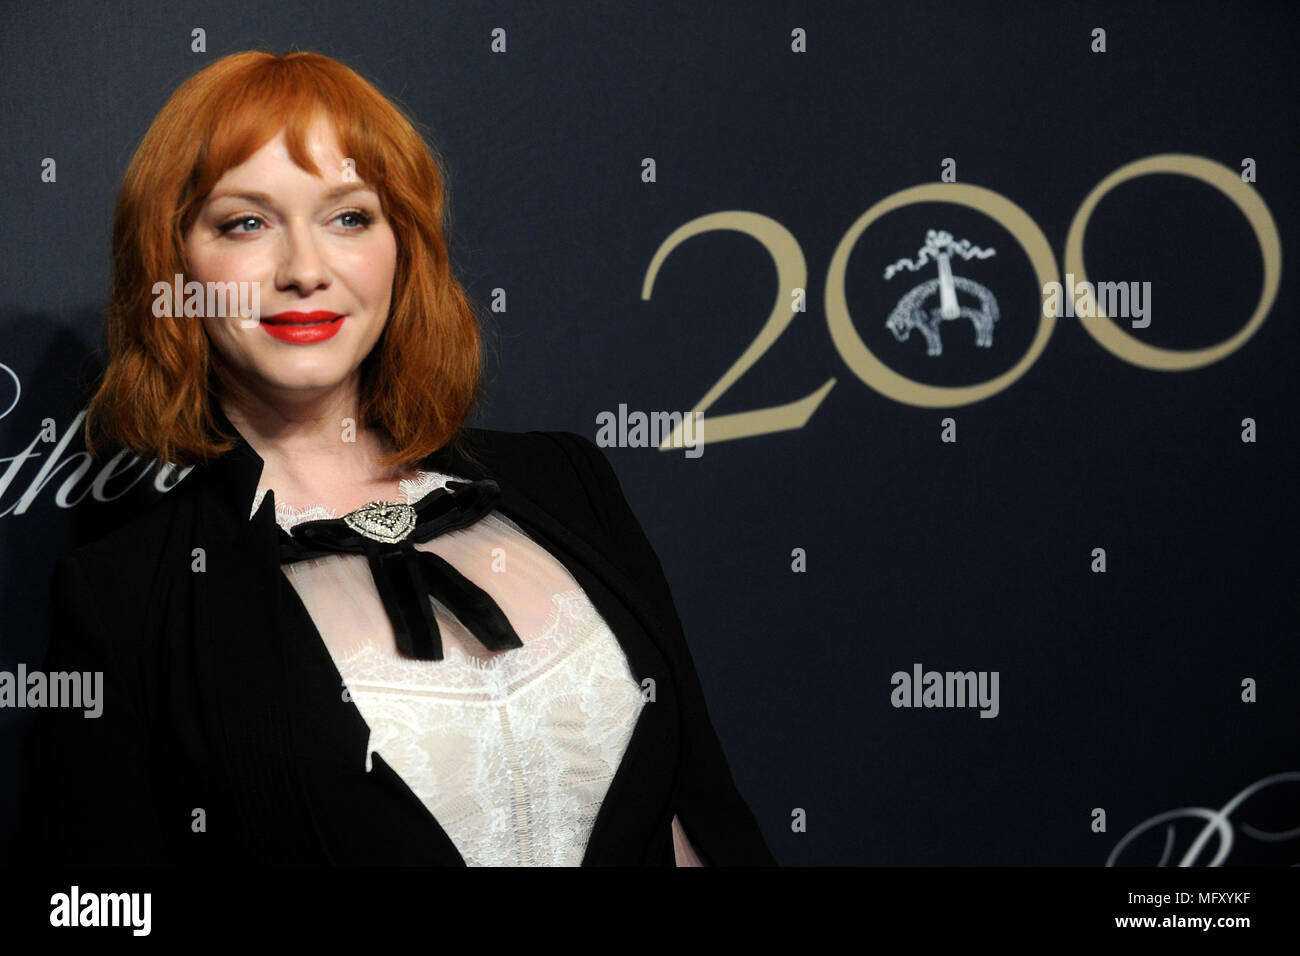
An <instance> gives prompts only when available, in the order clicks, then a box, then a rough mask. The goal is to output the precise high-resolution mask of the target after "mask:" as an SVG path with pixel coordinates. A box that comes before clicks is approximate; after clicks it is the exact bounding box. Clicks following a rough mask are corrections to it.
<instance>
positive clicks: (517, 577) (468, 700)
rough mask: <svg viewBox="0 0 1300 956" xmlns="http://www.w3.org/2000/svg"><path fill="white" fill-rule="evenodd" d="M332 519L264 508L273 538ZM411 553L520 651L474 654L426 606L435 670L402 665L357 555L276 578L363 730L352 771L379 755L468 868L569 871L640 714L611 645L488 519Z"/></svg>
mask: <svg viewBox="0 0 1300 956" xmlns="http://www.w3.org/2000/svg"><path fill="white" fill-rule="evenodd" d="M448 480H456V476H454V475H446V474H442V473H438V472H420V473H419V475H418V476H417V477H416V478H414V479H410V480H408V481H403V482H402V483H401V486H400V487H401V491H402V494H403V495H404V496H405V500H406V501H407V503H414V502H415V501H418V500H419V499H420V498H422V497H423V496H424V495H426V494H428V493H429V492H430V491H432V490H433V489H434V488H438V487H442V486H443V485H444V484H445V483H446V482H447V481H448ZM264 495H265V489H260V490H259V491H258V493H257V496H256V498H255V499H254V502H253V509H252V510H253V513H256V511H257V509H258V507H259V506H260V505H261V503H262V500H263V497H264ZM336 517H340V516H339V515H336V514H333V513H332V512H330V511H329V510H328V509H326V508H323V507H318V506H312V507H306V508H294V507H291V506H287V505H280V504H278V503H277V505H276V521H277V522H278V523H279V524H280V526H281V527H283V528H285V529H286V530H288V529H290V528H292V527H293V526H294V525H295V524H298V523H300V522H302V521H311V520H317V519H322V518H336ZM415 547H416V548H418V549H420V550H424V551H432V552H434V553H436V554H438V555H439V556H440V557H442V558H443V559H444V560H446V561H447V562H448V563H450V564H451V565H452V566H454V567H455V568H456V569H457V570H458V571H460V573H461V574H463V575H465V576H466V577H467V578H469V579H470V580H471V581H473V582H474V583H475V584H477V585H478V586H479V587H481V588H482V589H483V590H484V591H486V592H487V593H488V594H490V595H491V596H492V598H493V600H495V601H496V602H497V603H498V604H499V605H500V606H501V610H502V611H503V612H504V613H505V615H506V617H508V618H509V619H510V623H511V624H512V625H513V626H514V628H515V630H516V632H517V633H518V634H519V637H520V639H521V640H522V641H523V643H524V646H523V647H522V648H518V649H515V650H508V651H497V652H491V651H488V650H486V649H485V648H484V647H483V646H482V645H481V644H479V643H478V641H477V640H476V639H475V638H474V636H473V635H472V634H471V633H470V632H469V631H468V630H466V629H465V627H464V626H463V625H462V624H461V623H460V622H459V621H458V620H457V619H456V617H455V616H454V615H453V614H452V613H451V612H450V611H448V610H447V608H446V607H444V606H443V605H442V604H441V602H439V601H437V600H436V599H434V598H432V597H431V598H429V600H430V601H431V602H432V605H433V609H434V613H435V616H436V618H437V621H438V626H439V628H440V630H441V632H442V644H443V653H444V660H441V661H417V660H411V659H409V658H405V657H402V656H400V655H399V654H398V652H397V646H396V641H395V639H394V636H393V630H392V626H391V624H390V623H389V621H388V618H387V616H386V615H385V613H384V608H383V604H382V603H381V602H380V599H379V594H378V592H377V591H376V590H375V585H374V581H373V580H372V579H371V577H370V570H369V568H368V567H367V564H366V559H365V558H364V557H363V556H361V555H340V554H335V555H328V556H326V557H324V558H319V559H315V560H308V561H300V562H297V563H295V564H288V565H284V566H283V571H284V573H285V574H286V575H287V576H288V579H289V581H290V583H291V584H292V585H293V587H294V589H295V590H296V591H297V592H298V594H299V596H300V597H301V598H302V601H303V604H304V605H305V606H306V608H307V610H308V612H309V613H310V614H311V617H312V620H313V622H314V623H315V625H316V628H317V630H318V631H319V632H320V635H321V638H322V640H323V641H324V642H325V645H326V647H327V648H328V649H329V652H330V655H331V657H332V658H333V659H334V663H335V665H336V666H337V667H338V670H339V673H340V675H342V677H343V681H344V684H345V685H346V690H347V693H348V695H349V697H350V698H351V700H352V701H353V703H355V704H356V706H357V709H358V710H359V711H360V713H361V716H362V717H363V718H364V719H365V722H366V725H367V726H368V727H369V728H370V742H369V745H368V746H367V748H366V769H367V770H369V769H371V767H372V758H371V755H372V754H373V753H379V754H381V755H382V756H383V758H384V760H385V761H386V762H387V763H388V764H389V765H390V766H391V767H392V768H393V770H394V771H396V772H397V774H398V775H399V776H401V778H402V779H403V780H404V781H405V782H406V784H407V786H409V787H410V789H411V791H412V792H413V793H414V794H415V795H416V796H417V797H419V798H420V800H421V801H422V802H423V803H424V805H425V806H426V807H427V808H428V809H429V812H430V813H431V814H432V815H433V816H434V818H435V819H436V820H437V821H438V823H439V824H440V825H441V826H442V828H443V830H444V831H445V832H446V833H447V835H448V836H449V837H450V838H451V840H452V842H453V843H454V844H455V845H456V848H457V849H458V850H459V851H460V853H461V856H463V857H464V858H465V862H466V863H468V864H470V865H471V866H514V865H518V866H537V865H555V866H576V865H578V864H579V863H580V862H581V861H582V857H583V854H584V853H585V852H586V847H587V842H588V840H589V838H590V836H591V828H592V825H593V824H594V822H595V819H596V814H597V812H598V811H599V810H600V806H601V803H602V801H603V800H604V797H605V793H606V792H607V791H608V789H609V784H610V781H611V780H612V779H613V777H614V773H615V771H616V770H617V769H618V765H619V763H620V761H621V760H622V756H623V753H624V751H625V750H626V749H627V743H628V740H629V739H630V738H631V736H632V730H633V728H634V727H635V725H636V721H637V718H638V717H639V716H640V712H641V707H642V699H641V689H640V686H639V685H638V683H637V681H636V679H635V677H634V676H633V674H632V672H631V669H630V668H629V667H628V663H627V658H626V657H625V655H624V654H623V650H622V647H621V646H620V645H619V643H618V639H617V637H615V635H614V634H613V633H612V632H611V631H610V629H609V627H608V625H607V624H606V622H605V620H604V618H603V617H602V616H601V614H600V613H599V611H597V610H596V608H595V607H594V606H593V605H592V604H591V602H590V600H588V598H587V595H586V593H585V592H584V591H583V590H582V588H581V587H580V586H579V585H578V583H577V581H575V580H574V578H573V576H572V575H571V574H570V573H569V572H568V570H567V569H566V568H565V567H564V566H563V565H562V564H560V563H559V561H557V560H556V559H555V558H554V557H552V556H551V555H550V554H549V553H548V552H547V551H546V550H545V549H544V548H542V547H541V546H539V545H538V544H537V543H536V542H534V541H533V540H532V539H531V538H529V537H528V535H527V534H526V533H525V532H524V531H523V529H521V528H520V527H519V526H518V525H517V524H515V523H514V522H513V521H511V520H510V519H509V518H508V517H506V516H505V515H503V514H501V513H499V512H495V511H494V512H491V513H489V514H488V515H486V516H485V517H484V518H482V519H481V520H480V521H478V522H477V523H475V524H474V525H472V526H470V527H469V528H463V529H461V530H459V531H453V532H450V533H448V534H444V535H442V536H440V537H437V538H434V539H433V540H432V541H427V542H423V543H420V544H417V545H415ZM342 690H343V689H342V688H340V693H342Z"/></svg>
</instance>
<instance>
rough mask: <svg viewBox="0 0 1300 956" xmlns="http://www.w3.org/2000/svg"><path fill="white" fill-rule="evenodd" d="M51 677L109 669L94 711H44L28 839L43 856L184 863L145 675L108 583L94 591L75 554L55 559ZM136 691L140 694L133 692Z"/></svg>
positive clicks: (26, 845) (28, 807) (26, 847)
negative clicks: (165, 797) (116, 640)
mask: <svg viewBox="0 0 1300 956" xmlns="http://www.w3.org/2000/svg"><path fill="white" fill-rule="evenodd" d="M54 602H55V603H54V615H53V627H52V629H51V636H50V644H49V650H48V652H47V654H46V662H45V667H44V670H45V673H46V675H47V677H48V676H49V675H53V674H55V673H57V672H73V671H75V672H80V673H82V675H83V680H84V679H85V675H87V674H91V675H93V674H95V673H99V674H102V675H103V676H102V683H101V685H100V700H99V709H100V715H99V716H98V717H88V716H85V713H86V711H85V709H81V708H68V707H46V708H42V709H41V710H39V711H37V716H36V719H35V721H34V724H33V728H32V736H31V742H30V750H29V762H28V781H27V789H26V795H25V810H24V816H25V819H24V820H23V822H22V824H21V826H22V828H23V829H22V831H21V832H20V837H19V847H20V848H21V851H25V852H26V853H27V854H34V857H33V861H39V862H41V863H42V864H56V865H58V864H62V865H89V866H116V865H155V864H170V863H174V862H177V861H176V860H175V859H174V858H173V855H172V853H171V852H170V851H169V849H168V844H167V841H166V840H165V838H164V829H163V826H162V816H161V813H160V803H161V801H160V800H159V796H158V794H159V791H158V787H157V773H158V765H157V762H156V760H155V759H154V753H155V750H154V747H153V745H152V744H151V736H150V733H149V730H148V724H147V722H146V721H145V720H144V718H143V715H142V708H141V705H140V701H139V699H138V698H134V695H133V694H132V693H131V692H129V690H128V688H130V687H132V686H133V685H136V686H138V675H137V674H133V673H132V672H131V671H130V670H128V669H127V668H126V667H124V666H123V664H122V662H121V657H120V655H119V656H115V655H114V653H113V651H114V648H113V647H112V646H110V642H109V640H108V635H109V634H111V633H112V627H111V626H109V625H110V622H111V623H112V624H113V625H115V626H117V627H123V626H125V625H126V621H127V619H126V618H125V617H124V616H116V617H115V611H116V608H115V606H114V603H113V601H112V598H111V597H105V596H104V589H98V590H97V589H92V588H91V587H90V586H89V583H88V579H87V576H86V572H85V571H84V569H83V566H82V564H81V562H80V561H78V560H77V558H76V556H75V555H65V556H63V557H61V558H59V559H58V561H57V562H56V564H55V577H54ZM133 698H134V699H133Z"/></svg>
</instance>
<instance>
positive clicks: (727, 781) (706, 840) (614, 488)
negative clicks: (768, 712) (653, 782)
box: [547, 432, 776, 866]
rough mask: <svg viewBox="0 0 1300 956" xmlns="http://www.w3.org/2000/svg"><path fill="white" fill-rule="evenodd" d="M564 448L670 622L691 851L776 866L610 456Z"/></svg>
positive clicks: (619, 551) (584, 447)
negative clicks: (731, 763) (711, 716)
mask: <svg viewBox="0 0 1300 956" xmlns="http://www.w3.org/2000/svg"><path fill="white" fill-rule="evenodd" d="M547 434H549V435H551V436H553V437H554V438H555V439H556V440H557V441H559V442H560V444H561V446H562V447H563V448H564V449H565V453H566V454H567V455H568V457H569V460H570V462H571V463H572V464H573V466H574V468H575V469H576V470H577V471H578V474H579V477H580V478H581V479H582V481H583V484H584V486H585V487H586V490H587V494H588V496H589V497H590V498H591V499H592V502H593V505H594V506H595V507H596V508H597V511H598V513H599V514H600V517H601V520H602V522H603V523H604V525H605V530H606V533H607V534H608V535H609V538H610V540H611V542H612V544H613V545H614V547H615V549H616V556H617V557H618V558H619V559H620V561H621V563H622V565H623V570H624V571H625V572H626V573H627V574H628V575H629V576H630V577H631V578H632V579H633V580H634V581H635V582H636V583H637V584H639V585H641V586H642V588H643V589H644V591H645V593H646V595H647V597H649V598H650V599H651V601H652V602H653V603H654V606H655V607H656V609H658V610H659V611H660V613H661V615H662V617H663V620H664V623H665V625H667V626H666V628H665V633H666V634H667V635H668V636H669V640H670V641H671V643H672V646H670V647H668V648H667V649H666V651H667V656H668V657H669V662H670V664H671V665H672V667H673V672H674V675H675V677H676V678H677V682H678V685H679V686H678V694H679V697H680V700H681V709H682V722H683V727H682V734H683V737H682V741H683V742H682V746H683V754H682V757H683V760H682V768H683V770H682V773H681V774H680V776H679V780H678V785H677V791H676V795H675V803H676V806H675V807H674V811H675V813H676V814H677V816H678V817H679V818H680V820H681V824H682V828H683V829H684V830H685V831H686V835H687V837H688V838H689V839H690V841H691V845H692V846H694V847H695V849H696V851H697V852H698V853H699V854H700V856H701V857H702V858H703V859H704V861H705V862H706V863H708V864H709V865H711V866H774V865H776V860H775V859H774V858H773V856H772V853H771V851H770V850H769V849H768V847H767V843H766V841H765V840H764V838H763V832H762V830H761V829H760V828H759V825H758V822H757V820H756V819H755V818H754V814H753V812H752V811H751V810H750V808H749V805H748V804H746V802H745V800H744V798H743V797H742V796H741V795H740V791H739V790H738V789H737V787H736V784H735V781H734V780H733V779H732V776H731V769H730V767H729V766H728V765H727V758H726V756H725V755H724V754H723V751H722V745H721V743H720V742H719V740H718V736H717V733H716V732H715V731H714V729H713V723H712V721H711V720H710V719H709V711H708V707H707V706H706V705H705V703H704V690H703V688H702V687H701V685H700V679H699V675H698V674H697V673H696V670H695V663H694V661H693V660H692V659H691V653H690V649H689V648H688V646H687V644H686V640H685V636H684V634H683V630H682V623H681V619H680V617H679V616H678V613H677V607H676V605H675V604H674V603H673V598H672V592H671V589H670V588H669V586H668V581H667V578H666V577H665V576H664V571H663V567H662V565H661V564H660V562H659V557H658V555H656V554H655V551H654V548H652V547H651V545H650V542H649V540H648V539H647V538H646V535H645V532H644V531H643V530H642V529H641V524H640V522H638V521H637V519H636V515H634V514H633V512H632V508H631V506H630V505H629V504H628V503H627V498H626V497H625V496H624V494H623V488H622V485H621V484H620V483H619V480H618V476H617V475H616V474H615V472H614V468H613V466H612V465H610V463H609V459H607V458H606V457H605V453H604V452H602V451H601V450H600V448H599V447H598V446H597V445H596V444H595V443H594V442H592V441H591V440H590V439H589V438H586V437H585V436H583V435H579V434H577V433H575V432H548V433H547Z"/></svg>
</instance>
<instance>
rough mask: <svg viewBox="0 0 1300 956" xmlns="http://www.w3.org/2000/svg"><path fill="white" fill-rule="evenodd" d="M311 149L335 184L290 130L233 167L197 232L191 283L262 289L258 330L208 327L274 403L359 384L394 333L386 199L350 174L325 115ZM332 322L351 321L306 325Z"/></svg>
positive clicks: (235, 318) (221, 319) (192, 241)
mask: <svg viewBox="0 0 1300 956" xmlns="http://www.w3.org/2000/svg"><path fill="white" fill-rule="evenodd" d="M307 145H308V148H309V149H310V150H311V154H312V159H313V160H315V162H316V164H317V166H318V167H319V168H320V170H321V172H322V173H323V178H318V177H316V176H313V175H312V174H311V173H309V172H307V171H306V170H303V169H299V168H298V166H297V165H295V164H294V162H293V160H292V159H290V158H289V152H288V149H287V148H286V146H285V142H284V133H283V132H281V133H280V134H279V135H278V136H276V137H275V138H274V139H272V140H270V141H269V142H267V143H266V144H265V145H264V146H263V147H262V148H261V149H259V150H258V151H257V152H255V153H254V154H253V155H252V156H250V157H249V158H248V160H247V162H245V163H243V164H242V165H240V166H236V167H234V168H232V169H229V170H227V171H226V173H225V175H224V176H222V177H221V179H220V180H219V181H218V182H217V184H216V185H215V186H214V187H213V188H212V191H211V192H210V193H209V194H208V196H207V197H206V199H205V200H204V204H203V206H202V208H201V209H200V211H199V213H198V216H197V217H196V218H195V221H194V224H193V226H192V227H191V228H190V231H189V234H188V235H187V236H186V251H187V253H188V257H189V265H190V270H191V271H190V273H189V274H188V275H187V276H186V281H187V282H188V281H193V280H197V281H199V282H202V283H208V282H221V283H227V282H248V283H258V287H257V288H258V296H259V299H260V312H261V321H260V322H258V323H257V324H256V325H252V323H251V322H250V321H249V320H248V319H247V318H246V317H245V318H242V319H241V317H240V316H239V315H229V316H211V315H205V316H204V318H203V324H204V327H205V329H206V330H207V334H208V337H209V340H210V341H211V342H212V345H213V347H214V348H215V349H216V350H217V351H218V352H219V353H220V355H221V357H222V358H223V359H225V363H226V365H227V366H228V367H229V368H230V369H231V370H232V371H233V372H234V374H235V376H236V377H237V379H238V380H239V383H240V384H241V385H242V386H243V387H245V388H247V389H248V390H249V392H251V393H252V394H253V395H254V396H256V397H258V398H260V399H262V400H264V401H268V402H271V403H273V404H280V403H288V404H293V403H294V402H295V401H298V400H302V399H311V398H314V397H316V396H318V395H322V394H328V393H329V392H330V391H332V390H334V389H336V388H337V387H338V386H340V385H341V384H343V383H345V382H347V381H348V380H349V379H350V377H351V376H352V375H353V373H355V372H356V370H357V368H358V367H359V366H360V365H361V362H362V360H363V359H364V358H365V357H366V356H367V355H368V354H369V353H370V350H371V348H373V347H374V344H375V342H376V341H377V340H378V338H379V335H380V333H381V332H382V331H383V330H384V324H385V322H386V321H387V318H388V308H389V304H390V303H391V301H392V293H393V275H394V272H395V271H396V264H397V240H396V237H395V236H394V234H393V230H392V228H391V226H390V225H389V223H388V221H387V219H386V218H385V217H384V214H383V211H382V209H381V208H380V201H379V196H378V194H377V193H376V192H375V191H374V189H372V188H370V187H369V186H368V185H367V184H365V183H363V182H361V181H359V180H358V178H357V176H356V174H355V173H346V172H345V169H346V167H345V163H344V159H345V157H344V156H343V155H342V153H341V152H340V151H339V145H338V141H337V138H336V136H335V134H334V131H333V127H332V125H331V124H330V123H329V122H328V121H326V120H324V119H318V120H317V121H316V122H315V124H313V125H312V126H311V128H310V132H309V134H308V140H307ZM348 165H351V164H348ZM349 180H350V181H349ZM205 288H207V286H206V285H205ZM249 288H250V289H251V288H252V287H251V286H250V287H249ZM311 313H319V314H317V315H311ZM327 316H342V318H336V319H333V320H332V321H329V322H324V323H321V322H316V323H314V324H304V323H305V322H306V320H311V319H314V320H319V319H322V318H326V317H327ZM294 320H297V321H296V322H295V321H294ZM245 324H248V325H252V327H251V328H245V327H243V326H244V325H245Z"/></svg>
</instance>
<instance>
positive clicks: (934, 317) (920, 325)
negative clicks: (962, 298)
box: [885, 229, 998, 355]
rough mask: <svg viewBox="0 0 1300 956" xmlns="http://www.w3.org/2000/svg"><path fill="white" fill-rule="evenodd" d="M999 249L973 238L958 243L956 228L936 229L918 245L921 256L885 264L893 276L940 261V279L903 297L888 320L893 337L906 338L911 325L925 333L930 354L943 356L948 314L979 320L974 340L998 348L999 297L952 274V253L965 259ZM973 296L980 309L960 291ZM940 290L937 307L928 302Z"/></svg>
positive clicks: (909, 332)
mask: <svg viewBox="0 0 1300 956" xmlns="http://www.w3.org/2000/svg"><path fill="white" fill-rule="evenodd" d="M995 253H996V250H994V249H980V248H979V247H978V246H972V245H971V244H970V240H969V239H963V240H962V241H961V242H955V241H954V240H953V237H952V233H950V232H945V231H943V230H938V231H936V230H934V229H931V230H929V231H928V232H927V233H926V234H925V245H923V246H922V247H921V248H920V249H919V250H917V256H916V261H912V260H911V259H899V260H898V261H897V262H896V263H894V264H893V265H892V266H889V267H888V268H886V269H885V278H886V279H892V278H893V277H894V276H895V275H896V274H897V273H899V272H901V271H902V270H903V269H907V270H908V271H910V272H915V271H916V270H917V269H920V268H922V267H923V266H924V265H925V264H926V263H927V262H929V261H930V260H931V259H934V260H936V261H937V262H938V263H939V278H937V279H930V280H928V281H926V282H922V283H921V284H920V285H918V286H917V287H916V288H914V289H912V291H911V292H908V293H907V294H906V295H904V296H903V297H902V298H901V299H899V300H898V305H896V306H894V311H893V312H891V313H889V318H888V319H886V320H885V327H886V328H888V329H889V331H891V332H893V333H894V338H896V339H898V341H900V342H906V341H907V338H908V336H909V335H910V334H911V332H912V329H916V330H918V331H919V332H920V333H921V334H922V335H923V336H925V354H926V355H942V354H943V342H942V340H941V339H940V338H939V326H940V323H941V322H942V321H943V320H944V319H949V320H951V319H960V318H962V317H965V318H968V319H970V320H971V322H972V323H973V324H974V325H975V344H976V345H977V346H979V347H981V348H986V349H987V348H992V347H993V323H994V322H996V321H997V320H998V300H997V299H995V298H994V297H993V293H992V292H990V291H989V290H988V289H986V288H984V286H982V285H980V284H979V283H978V282H972V281H971V280H970V279H967V278H964V277H963V276H955V275H953V274H952V264H951V260H952V257H953V256H961V257H962V258H963V259H987V258H988V257H989V256H992V255H994V254H995ZM958 289H961V290H962V291H963V292H965V293H967V294H969V295H971V296H974V297H975V298H976V299H979V301H980V307H979V308H978V309H976V308H972V307H970V306H968V305H962V304H960V303H959V302H958V301H957V290H958ZM936 291H937V292H938V293H939V305H938V307H937V308H928V309H927V308H926V306H925V302H926V300H927V299H929V298H930V297H931V296H933V295H934V294H935V292H936Z"/></svg>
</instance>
